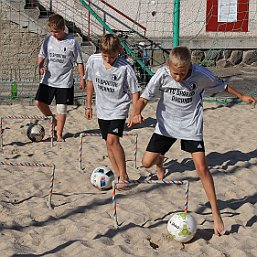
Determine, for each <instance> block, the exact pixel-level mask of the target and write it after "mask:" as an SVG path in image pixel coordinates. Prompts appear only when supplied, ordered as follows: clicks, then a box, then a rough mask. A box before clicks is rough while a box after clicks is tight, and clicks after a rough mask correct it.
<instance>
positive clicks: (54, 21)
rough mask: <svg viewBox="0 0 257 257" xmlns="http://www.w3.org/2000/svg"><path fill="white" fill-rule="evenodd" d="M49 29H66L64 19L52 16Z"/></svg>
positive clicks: (49, 20)
mask: <svg viewBox="0 0 257 257" xmlns="http://www.w3.org/2000/svg"><path fill="white" fill-rule="evenodd" d="M47 25H48V27H49V28H54V29H64V28H65V21H64V18H63V17H62V16H61V15H59V14H52V15H50V16H49V19H48V24H47Z"/></svg>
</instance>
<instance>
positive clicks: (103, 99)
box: [85, 34, 140, 187]
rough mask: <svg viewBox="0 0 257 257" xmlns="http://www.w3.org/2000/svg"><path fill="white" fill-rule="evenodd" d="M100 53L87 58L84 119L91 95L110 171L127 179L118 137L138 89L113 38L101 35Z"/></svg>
mask: <svg viewBox="0 0 257 257" xmlns="http://www.w3.org/2000/svg"><path fill="white" fill-rule="evenodd" d="M100 51H101V53H99V54H94V55H92V56H90V58H89V60H88V62H87V65H86V75H85V78H86V81H87V86H86V88H87V89H86V94H87V96H86V100H87V101H86V108H85V116H86V118H87V119H91V118H92V110H93V109H92V97H93V93H94V92H95V96H96V111H97V117H98V124H99V127H100V130H101V132H102V137H103V139H104V140H105V142H106V148H107V152H108V156H109V159H110V161H111V164H112V168H113V170H114V171H115V173H116V175H117V177H118V178H119V179H120V180H128V174H127V171H126V163H125V153H124V149H123V147H122V145H121V144H120V137H122V134H123V129H124V124H125V121H126V118H127V116H128V112H129V107H130V104H131V100H132V105H133V109H134V106H135V104H136V102H137V100H138V99H139V95H140V93H139V91H140V88H139V85H138V82H137V79H136V75H135V73H134V71H133V69H132V67H131V66H130V64H129V63H128V62H127V61H126V60H125V59H124V58H123V57H121V56H120V53H121V52H122V51H123V48H122V47H121V45H120V41H119V38H118V37H117V36H116V35H113V34H107V35H105V36H103V37H102V38H101V40H100ZM118 186H119V187H122V186H123V185H118Z"/></svg>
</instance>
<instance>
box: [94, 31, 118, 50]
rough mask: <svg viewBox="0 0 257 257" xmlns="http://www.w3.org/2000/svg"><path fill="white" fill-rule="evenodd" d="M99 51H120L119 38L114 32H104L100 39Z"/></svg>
mask: <svg viewBox="0 0 257 257" xmlns="http://www.w3.org/2000/svg"><path fill="white" fill-rule="evenodd" d="M99 47H100V51H101V52H102V53H105V54H116V53H117V52H119V51H120V49H121V45H120V40H119V38H118V36H117V35H115V34H106V35H104V36H102V37H101V39H100V45H99Z"/></svg>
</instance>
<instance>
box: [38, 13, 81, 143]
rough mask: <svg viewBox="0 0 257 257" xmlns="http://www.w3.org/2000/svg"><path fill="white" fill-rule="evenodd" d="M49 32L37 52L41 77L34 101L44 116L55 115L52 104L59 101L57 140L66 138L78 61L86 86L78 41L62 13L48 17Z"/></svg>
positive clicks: (61, 140) (56, 123)
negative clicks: (64, 131) (65, 125)
mask: <svg viewBox="0 0 257 257" xmlns="http://www.w3.org/2000/svg"><path fill="white" fill-rule="evenodd" d="M48 28H49V31H50V33H51V34H50V35H48V36H47V37H46V38H45V40H44V42H43V44H42V46H41V49H40V52H39V55H38V65H39V74H40V75H42V76H43V77H42V79H41V82H40V85H39V88H38V91H37V94H36V97H35V100H36V101H35V104H36V106H37V107H38V108H39V110H40V111H41V112H42V113H43V114H44V115H45V116H53V113H52V112H51V110H50V108H49V105H50V104H51V102H52V100H53V98H55V100H56V104H57V108H56V110H57V121H56V119H54V126H56V125H57V141H59V142H63V141H64V138H63V135H62V134H63V128H64V124H65V121H66V115H67V105H72V104H73V98H74V79H73V66H74V63H77V67H78V71H79V75H80V88H81V89H84V88H85V81H84V64H83V60H82V54H81V50H80V46H79V44H78V42H77V41H76V40H75V39H74V37H73V36H72V35H69V34H66V33H65V21H64V18H63V17H62V16H61V15H59V14H52V15H51V16H50V17H49V20H48Z"/></svg>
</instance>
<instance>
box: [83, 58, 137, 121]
mask: <svg viewBox="0 0 257 257" xmlns="http://www.w3.org/2000/svg"><path fill="white" fill-rule="evenodd" d="M85 79H86V80H89V81H92V83H93V85H94V90H95V95H96V110H97V117H98V118H99V119H103V120H114V119H126V118H127V116H128V111H129V106H130V103H131V94H133V93H136V92H139V91H140V87H139V85H138V82H137V78H136V75H135V72H134V70H133V69H132V67H131V65H130V64H129V63H128V61H127V60H126V59H124V58H123V57H120V56H118V57H117V59H116V60H115V62H114V63H113V64H112V67H111V68H110V69H106V68H105V67H104V63H103V58H102V55H101V54H93V55H91V56H90V57H89V59H88V62H87V65H86V75H85Z"/></svg>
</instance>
